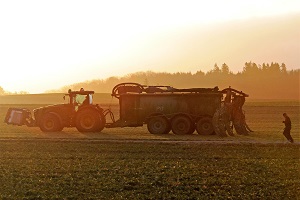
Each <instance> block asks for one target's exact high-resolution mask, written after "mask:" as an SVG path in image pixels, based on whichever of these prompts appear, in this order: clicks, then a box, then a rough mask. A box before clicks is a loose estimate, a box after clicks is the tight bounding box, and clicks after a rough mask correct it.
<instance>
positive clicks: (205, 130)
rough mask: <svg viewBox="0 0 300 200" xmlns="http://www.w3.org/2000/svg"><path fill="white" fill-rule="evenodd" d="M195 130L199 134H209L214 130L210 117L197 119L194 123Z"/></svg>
mask: <svg viewBox="0 0 300 200" xmlns="http://www.w3.org/2000/svg"><path fill="white" fill-rule="evenodd" d="M196 130H197V133H198V134H199V135H211V134H213V132H214V126H213V124H212V119H211V118H210V117H204V118H201V119H199V121H198V122H197V124H196Z"/></svg>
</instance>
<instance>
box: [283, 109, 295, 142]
mask: <svg viewBox="0 0 300 200" xmlns="http://www.w3.org/2000/svg"><path fill="white" fill-rule="evenodd" d="M283 117H284V121H283V122H282V123H284V125H285V128H284V131H283V135H284V136H285V137H286V139H287V140H288V141H289V142H290V143H293V142H294V140H293V138H292V136H291V129H292V122H291V119H290V118H289V116H288V115H287V114H286V113H283Z"/></svg>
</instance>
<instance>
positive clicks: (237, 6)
mask: <svg viewBox="0 0 300 200" xmlns="http://www.w3.org/2000/svg"><path fill="white" fill-rule="evenodd" d="M299 14H300V1H299V0H244V1H241V0H227V1H224V0H209V1H201V0H195V1H189V0H181V1H176V0H157V1H156V0H151V1H142V0H126V1H114V0H110V1H106V0H105V1H100V0H98V1H75V0H70V1H65V0H57V1H56V0H51V1H43V0H36V1H31V0H26V1H23V0H22V1H21V0H20V1H14V0H9V1H4V0H3V1H1V0H0V27H1V31H0V68H1V72H0V86H1V87H3V88H4V89H5V90H8V91H11V92H14V91H21V90H25V91H29V92H30V93H40V92H44V91H46V90H49V89H55V88H60V87H61V86H64V85H67V84H72V83H76V82H81V81H86V80H92V79H102V78H107V77H110V76H121V75H125V74H128V73H133V72H136V71H147V70H153V71H166V72H175V71H177V70H180V71H184V72H188V71H191V72H195V71H197V70H202V71H207V70H210V69H212V68H213V66H214V64H215V63H218V64H219V65H220V66H221V65H222V63H224V62H225V63H228V64H229V66H230V67H231V68H232V70H234V71H241V70H242V67H243V64H244V63H245V62H247V61H250V60H252V61H254V62H257V63H258V64H260V62H272V61H274V62H279V63H281V62H284V63H286V64H287V67H288V68H289V69H292V68H300V61H299V57H300V55H299V54H300V52H299V51H300V43H299V42H300V29H299V27H300V24H299V20H294V18H292V19H293V20H289V19H290V18H289V16H296V17H299V16H300V15H299ZM281 19H283V20H281ZM268 20H271V21H272V20H273V21H274V20H275V22H276V20H279V21H280V20H281V22H280V23H281V24H287V27H288V28H290V30H291V31H289V29H287V28H286V27H277V29H276V30H281V29H282V30H287V31H288V33H290V34H291V35H289V34H288V35H287V34H286V33H285V32H282V33H281V32H280V31H272V33H271V32H270V33H267V32H268V31H266V30H268V26H270V29H272V28H274V27H275V26H276V23H274V24H273V25H274V26H272V24H271V25H269V23H268ZM243 22H245V23H243ZM241 24H244V26H243V27H242V28H243V30H242V31H241V32H240V33H241V34H240V37H239V36H238V37H236V36H235V35H234V33H236V32H237V31H238V30H237V27H236V25H238V26H240V25H241ZM248 24H249V29H251V27H252V28H253V27H254V28H256V26H255V25H257V24H258V26H259V27H260V28H261V32H253V30H252V32H251V31H250V32H248V31H247V33H246V32H245V30H248ZM225 25H226V26H225ZM227 25H228V26H227ZM275 28H276V27H275ZM233 30H234V31H233ZM212 33H214V35H215V36H214V37H213V36H212ZM270 37H272V38H274V41H275V42H276V41H278V43H276V44H275V45H274V48H273V47H272V45H273V44H274V41H273V40H272V41H269V43H270V44H268V43H266V44H267V45H270V46H269V47H268V48H269V49H268V53H267V54H266V52H265V49H264V48H258V47H257V46H259V44H260V43H261V40H264V42H265V41H266V40H268V38H270ZM216 38H217V39H216ZM282 38H284V40H283V39H282ZM289 38H291V39H289ZM245 41H248V42H245ZM224 42H230V43H224ZM210 44H212V45H210ZM230 44H232V45H230ZM255 44H257V45H255ZM225 45H226V46H225ZM244 45H248V46H247V47H244ZM250 47H251V48H252V49H251V51H250V52H249V51H245V49H247V48H250ZM253 49H255V50H253ZM282 49H283V50H282ZM289 49H293V51H291V52H290V51H289ZM273 50H274V51H273ZM273 52H274V53H273ZM282 52H283V53H282ZM239 53H240V54H239ZM201 55H202V57H201Z"/></svg>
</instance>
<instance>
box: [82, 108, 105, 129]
mask: <svg viewBox="0 0 300 200" xmlns="http://www.w3.org/2000/svg"><path fill="white" fill-rule="evenodd" d="M104 125H105V120H104V117H102V116H101V115H100V114H99V113H98V112H97V111H94V110H83V111H80V112H79V113H78V114H77V117H76V128H77V130H78V131H79V132H100V131H102V130H103V128H104Z"/></svg>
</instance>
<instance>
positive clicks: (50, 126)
mask: <svg viewBox="0 0 300 200" xmlns="http://www.w3.org/2000/svg"><path fill="white" fill-rule="evenodd" d="M39 127H40V129H41V130H42V131H43V132H56V131H61V130H62V129H63V127H62V125H61V124H60V121H59V119H58V117H57V116H56V115H55V114H53V113H46V114H45V115H44V116H43V117H42V119H41V121H40V123H39Z"/></svg>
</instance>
